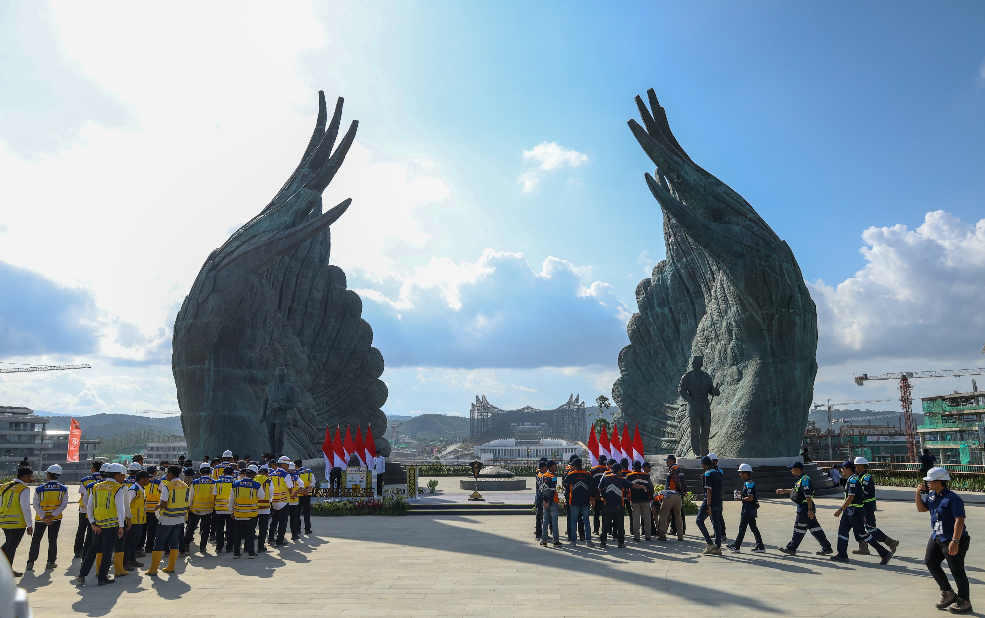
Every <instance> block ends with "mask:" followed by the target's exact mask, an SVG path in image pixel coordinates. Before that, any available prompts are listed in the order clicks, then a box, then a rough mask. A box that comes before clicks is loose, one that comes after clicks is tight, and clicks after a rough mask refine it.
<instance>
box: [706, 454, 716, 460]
mask: <svg viewBox="0 0 985 618" xmlns="http://www.w3.org/2000/svg"><path fill="white" fill-rule="evenodd" d="M708 459H710V460H712V461H715V460H717V459H718V453H708Z"/></svg>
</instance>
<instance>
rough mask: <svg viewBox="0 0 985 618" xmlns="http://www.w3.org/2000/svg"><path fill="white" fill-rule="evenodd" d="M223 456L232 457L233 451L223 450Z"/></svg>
mask: <svg viewBox="0 0 985 618" xmlns="http://www.w3.org/2000/svg"><path fill="white" fill-rule="evenodd" d="M222 456H223V457H232V456H233V452H232V451H223V452H222Z"/></svg>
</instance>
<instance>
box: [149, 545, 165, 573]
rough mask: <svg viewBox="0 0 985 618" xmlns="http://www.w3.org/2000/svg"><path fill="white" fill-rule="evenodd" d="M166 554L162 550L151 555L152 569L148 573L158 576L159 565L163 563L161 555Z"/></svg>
mask: <svg viewBox="0 0 985 618" xmlns="http://www.w3.org/2000/svg"><path fill="white" fill-rule="evenodd" d="M163 554H164V552H162V551H155V552H153V553H151V555H150V570H149V571H147V574H148V575H150V576H151V577H157V567H158V566H160V564H161V556H162V555H163Z"/></svg>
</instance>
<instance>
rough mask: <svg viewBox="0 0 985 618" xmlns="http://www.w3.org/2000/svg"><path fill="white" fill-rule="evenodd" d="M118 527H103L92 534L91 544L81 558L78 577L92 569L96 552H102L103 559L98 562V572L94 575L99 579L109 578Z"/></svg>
mask: <svg viewBox="0 0 985 618" xmlns="http://www.w3.org/2000/svg"><path fill="white" fill-rule="evenodd" d="M119 531H120V528H119V527H116V526H114V527H113V528H103V529H101V530H100V531H99V533H98V534H93V536H92V545H90V546H89V551H87V552H86V557H85V558H83V560H82V567H81V568H80V569H79V577H85V576H87V575H88V574H89V571H91V570H92V564H93V563H94V562H95V561H96V554H102V555H103V559H102V560H101V561H100V562H99V572H98V573H96V577H97V578H99V579H100V580H107V579H109V570H110V568H111V567H112V566H113V554H114V553H115V552H116V542H117V541H118V540H119V536H118V533H119Z"/></svg>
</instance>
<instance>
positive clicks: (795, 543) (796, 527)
mask: <svg viewBox="0 0 985 618" xmlns="http://www.w3.org/2000/svg"><path fill="white" fill-rule="evenodd" d="M807 510H808V509H807V505H806V504H798V505H797V519H796V521H794V523H793V538H791V539H790V542H789V543H787V549H797V548H798V547H800V542H801V541H803V540H804V536H806V535H807V533H808V531H809V532H810V533H811V534H812V535H814V538H815V539H817V542H818V543H820V544H821V549H824V550H830V549H831V542H830V541H828V537H827V536H826V535H825V534H824V530H823V529H822V528H821V522H819V521H818V520H817V513H814V519H811V518H810V517H808V516H807Z"/></svg>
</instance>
